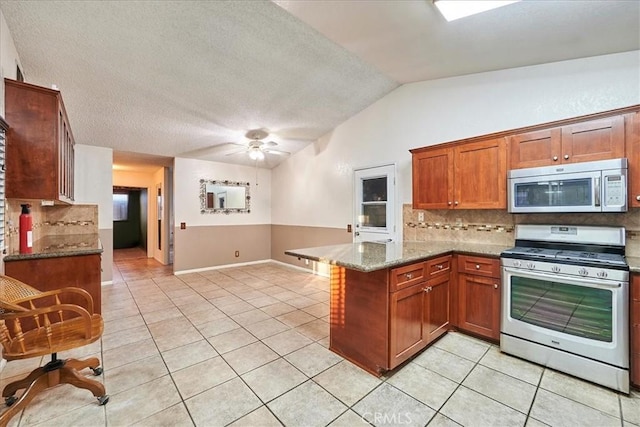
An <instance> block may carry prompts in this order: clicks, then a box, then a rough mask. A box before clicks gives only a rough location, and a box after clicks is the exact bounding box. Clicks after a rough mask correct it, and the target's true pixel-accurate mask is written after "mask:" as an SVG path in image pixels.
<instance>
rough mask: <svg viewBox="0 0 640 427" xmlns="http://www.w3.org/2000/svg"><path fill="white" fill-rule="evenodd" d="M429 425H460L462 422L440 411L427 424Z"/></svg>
mask: <svg viewBox="0 0 640 427" xmlns="http://www.w3.org/2000/svg"><path fill="white" fill-rule="evenodd" d="M427 426H429V427H459V426H460V424H458V423H457V422H455V421H453V420H452V419H450V418H447V417H445V416H444V415H442V414H440V413H438V414H436V415H435V417H433V418H432V419H431V421H429V424H427Z"/></svg>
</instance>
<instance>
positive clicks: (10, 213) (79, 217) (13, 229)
mask: <svg viewBox="0 0 640 427" xmlns="http://www.w3.org/2000/svg"><path fill="white" fill-rule="evenodd" d="M23 203H29V204H31V218H32V222H33V241H34V242H35V241H37V240H38V239H41V238H43V237H45V236H71V235H79V234H97V233H98V206H97V205H80V204H78V205H55V206H40V205H39V204H37V203H34V202H33V201H24V200H17V199H7V205H6V218H7V223H6V228H5V231H6V236H5V237H6V246H7V253H12V252H13V251H15V250H17V249H18V246H19V239H20V237H19V230H18V227H19V224H20V214H21V212H22V208H21V206H20V205H21V204H23Z"/></svg>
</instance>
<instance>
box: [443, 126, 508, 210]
mask: <svg viewBox="0 0 640 427" xmlns="http://www.w3.org/2000/svg"><path fill="white" fill-rule="evenodd" d="M454 153H455V155H454V163H455V185H454V192H453V193H454V200H453V207H454V208H459V209H505V208H506V207H507V152H506V145H505V139H504V138H494V139H489V140H486V141H480V142H473V143H466V144H461V145H458V146H456V147H455V148H454Z"/></svg>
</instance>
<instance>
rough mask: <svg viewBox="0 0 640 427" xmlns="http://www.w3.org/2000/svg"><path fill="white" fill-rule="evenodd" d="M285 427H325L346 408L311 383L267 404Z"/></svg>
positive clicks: (308, 382)
mask: <svg viewBox="0 0 640 427" xmlns="http://www.w3.org/2000/svg"><path fill="white" fill-rule="evenodd" d="M267 406H268V407H269V409H271V411H272V412H273V413H274V414H275V415H276V416H277V417H278V419H280V420H281V421H282V423H283V424H284V425H285V426H310V427H311V426H326V425H327V424H329V423H330V422H331V421H333V420H334V419H336V418H337V417H338V416H339V415H340V414H342V413H343V412H344V411H346V410H347V407H346V406H345V405H344V404H343V403H342V402H340V401H339V400H338V399H336V398H335V397H333V396H331V395H330V394H329V393H327V392H326V391H325V390H323V389H322V388H321V387H320V386H318V385H317V384H316V383H314V382H313V381H307V382H305V383H304V384H302V385H300V386H298V387H296V388H294V389H293V390H291V391H289V392H288V393H286V394H284V395H282V396H280V397H278V398H277V399H275V400H273V401H271V402H269V403H268V404H267Z"/></svg>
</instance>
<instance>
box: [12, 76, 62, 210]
mask: <svg viewBox="0 0 640 427" xmlns="http://www.w3.org/2000/svg"><path fill="white" fill-rule="evenodd" d="M5 116H6V119H7V122H9V123H10V124H11V127H10V129H9V135H8V136H9V137H8V138H7V146H6V197H7V198H17V199H36V200H37V199H40V200H54V201H61V202H65V203H71V202H72V201H73V191H74V188H73V181H74V177H73V168H74V164H73V159H74V139H73V134H72V132H71V127H70V126H69V119H68V118H67V113H66V111H65V108H64V104H63V102H62V97H61V95H60V92H59V91H57V90H52V89H48V88H44V87H40V86H35V85H31V84H28V83H23V82H17V81H14V80H9V79H5Z"/></svg>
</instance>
